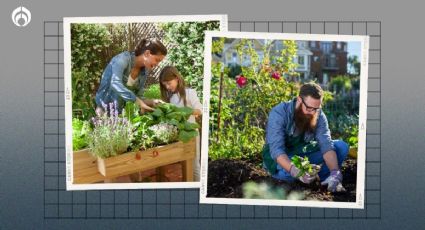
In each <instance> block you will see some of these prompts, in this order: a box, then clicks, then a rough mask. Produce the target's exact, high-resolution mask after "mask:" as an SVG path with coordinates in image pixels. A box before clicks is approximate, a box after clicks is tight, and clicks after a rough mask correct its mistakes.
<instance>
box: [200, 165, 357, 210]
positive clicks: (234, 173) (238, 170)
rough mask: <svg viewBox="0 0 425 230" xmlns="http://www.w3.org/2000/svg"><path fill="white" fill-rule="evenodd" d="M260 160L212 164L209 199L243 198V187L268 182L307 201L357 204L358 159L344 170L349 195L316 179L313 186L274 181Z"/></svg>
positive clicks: (210, 167) (210, 168) (209, 176)
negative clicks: (247, 183)
mask: <svg viewBox="0 0 425 230" xmlns="http://www.w3.org/2000/svg"><path fill="white" fill-rule="evenodd" d="M258 160H259V159H253V160H230V159H221V160H215V161H209V163H208V190H207V197H220V198H243V192H242V185H243V183H245V182H248V181H254V182H257V183H261V182H266V183H267V184H269V185H271V186H272V187H275V188H276V187H281V188H283V189H285V191H287V192H292V191H297V192H303V193H304V194H305V199H306V200H319V201H341V202H355V201H356V175H357V160H356V159H347V160H345V162H344V163H343V165H342V167H341V171H342V174H343V182H342V185H343V186H344V188H345V189H346V191H345V192H338V193H330V192H328V191H327V190H326V186H321V185H320V182H319V181H318V180H316V181H315V182H313V183H312V184H310V185H306V184H303V183H302V182H299V181H296V182H294V183H287V182H285V181H280V180H276V179H274V178H272V177H271V176H269V175H268V173H267V172H266V170H264V169H263V168H262V167H261V164H260V163H258V162H261V161H258Z"/></svg>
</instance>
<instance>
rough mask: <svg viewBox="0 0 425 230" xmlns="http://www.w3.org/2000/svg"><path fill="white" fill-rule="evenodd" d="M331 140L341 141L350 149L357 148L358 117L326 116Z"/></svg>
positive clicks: (345, 115) (331, 114)
mask: <svg viewBox="0 0 425 230" xmlns="http://www.w3.org/2000/svg"><path fill="white" fill-rule="evenodd" d="M327 117H328V121H329V129H330V130H331V132H332V139H341V140H343V141H345V142H346V143H348V144H349V145H350V147H357V145H358V134H359V116H358V115H348V114H339V115H335V114H334V113H329V115H327Z"/></svg>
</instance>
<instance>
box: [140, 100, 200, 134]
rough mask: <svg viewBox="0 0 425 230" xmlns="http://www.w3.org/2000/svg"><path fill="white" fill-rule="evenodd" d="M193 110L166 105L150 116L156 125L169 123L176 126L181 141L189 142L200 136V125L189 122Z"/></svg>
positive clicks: (157, 108)
mask: <svg viewBox="0 0 425 230" xmlns="http://www.w3.org/2000/svg"><path fill="white" fill-rule="evenodd" d="M192 113H193V109H191V108H189V107H177V106H175V105H173V104H169V103H164V104H161V105H159V106H157V107H156V108H155V110H154V111H153V112H152V113H151V114H149V115H148V116H150V117H152V120H153V121H154V122H155V123H167V124H171V125H175V126H176V127H177V128H178V130H179V138H178V139H179V140H180V141H182V142H188V141H189V140H191V139H192V138H194V137H196V136H197V135H198V132H197V129H198V128H199V125H198V124H196V123H190V122H188V121H187V120H188V119H189V117H190V115H192Z"/></svg>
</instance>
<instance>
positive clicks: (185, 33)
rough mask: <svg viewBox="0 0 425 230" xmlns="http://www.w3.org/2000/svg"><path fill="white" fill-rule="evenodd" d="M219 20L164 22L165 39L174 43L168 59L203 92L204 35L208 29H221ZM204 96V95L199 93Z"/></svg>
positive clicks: (198, 90) (200, 96) (192, 85)
mask: <svg viewBox="0 0 425 230" xmlns="http://www.w3.org/2000/svg"><path fill="white" fill-rule="evenodd" d="M219 27H220V23H219V21H209V22H178V23H175V22H172V23H164V24H162V25H161V28H162V29H163V30H164V31H165V35H164V40H165V41H167V42H168V43H170V44H172V48H170V49H169V52H168V54H167V59H168V60H169V61H170V62H171V64H172V65H174V66H175V67H176V68H177V69H178V70H179V72H180V73H181V75H182V76H183V77H184V79H185V81H186V83H187V84H188V85H190V86H191V87H192V88H194V89H195V90H196V92H198V93H199V92H202V86H203V78H204V76H203V70H204V69H203V68H204V35H205V31H206V30H219ZM198 96H199V98H202V95H198Z"/></svg>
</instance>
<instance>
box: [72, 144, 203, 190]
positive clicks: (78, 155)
mask: <svg viewBox="0 0 425 230" xmlns="http://www.w3.org/2000/svg"><path fill="white" fill-rule="evenodd" d="M87 154H89V152H88V150H87V149H84V150H80V151H76V152H74V177H75V176H76V175H75V174H77V175H78V176H79V179H78V181H87V182H89V181H90V182H95V181H98V180H99V176H95V175H93V173H89V171H88V167H89V163H88V160H89V159H87V156H86V155H87ZM195 154H196V138H193V139H192V140H190V141H189V142H187V143H183V142H176V143H172V144H169V145H164V146H158V147H154V148H151V149H148V150H145V151H138V152H128V153H124V154H120V155H118V156H114V157H109V158H105V159H102V158H99V157H98V158H97V159H96V158H92V163H91V165H93V163H95V161H96V164H97V170H96V171H98V173H100V174H101V175H100V176H101V177H103V178H104V179H111V178H116V177H119V176H124V175H129V174H132V173H136V172H141V171H145V170H149V169H154V168H159V167H161V166H165V165H169V164H174V163H177V162H182V165H183V178H184V180H185V181H193V166H192V164H193V159H194V158H195ZM93 159H94V161H93ZM93 166H95V165H93ZM90 168H91V167H90ZM90 178H93V179H90ZM74 179H75V178H74Z"/></svg>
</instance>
